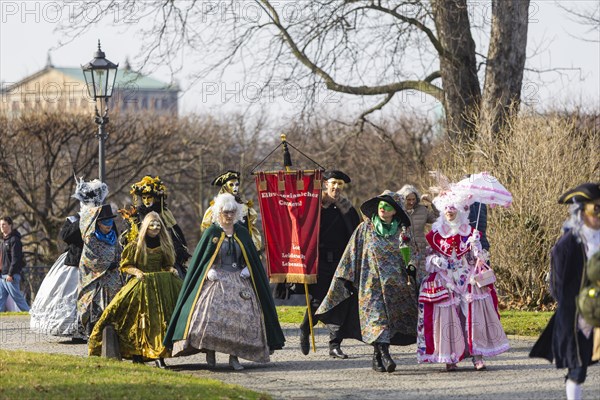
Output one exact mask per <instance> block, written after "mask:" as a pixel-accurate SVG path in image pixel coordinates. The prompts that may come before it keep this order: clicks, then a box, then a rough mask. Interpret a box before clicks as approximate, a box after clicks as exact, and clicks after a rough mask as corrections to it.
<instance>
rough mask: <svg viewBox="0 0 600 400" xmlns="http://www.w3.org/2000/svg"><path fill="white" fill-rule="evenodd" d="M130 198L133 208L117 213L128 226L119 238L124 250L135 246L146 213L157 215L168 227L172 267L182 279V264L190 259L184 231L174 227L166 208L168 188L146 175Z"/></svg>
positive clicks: (175, 225) (172, 219) (174, 221)
mask: <svg viewBox="0 0 600 400" xmlns="http://www.w3.org/2000/svg"><path fill="white" fill-rule="evenodd" d="M129 193H130V194H131V195H132V197H133V207H129V208H124V209H121V210H119V213H120V214H121V216H122V217H123V219H124V220H125V222H126V223H127V226H128V227H127V229H126V230H125V232H123V234H122V235H121V244H122V245H123V247H125V246H126V245H127V244H128V243H135V242H136V241H137V238H138V231H139V228H140V224H141V223H142V220H143V219H144V217H145V216H146V214H148V213H149V212H152V211H154V212H156V213H158V215H160V218H161V220H162V222H163V224H164V225H165V227H166V228H167V231H168V232H169V234H170V235H171V240H172V241H173V247H174V248H175V265H174V268H175V269H176V270H177V272H178V273H179V277H180V278H181V279H183V278H184V277H185V271H186V267H185V263H186V261H187V260H188V259H189V258H190V254H189V253H188V248H187V242H186V240H185V236H184V235H183V231H182V230H181V228H180V227H179V225H178V224H177V221H176V220H175V217H174V216H173V213H172V212H171V210H170V209H169V208H168V207H167V203H166V200H167V187H166V186H165V184H164V183H163V181H162V180H161V179H160V177H158V176H156V177H154V178H152V177H151V176H149V175H146V176H145V177H143V178H142V180H141V181H139V182H136V183H134V184H133V185H131V190H130V192H129Z"/></svg>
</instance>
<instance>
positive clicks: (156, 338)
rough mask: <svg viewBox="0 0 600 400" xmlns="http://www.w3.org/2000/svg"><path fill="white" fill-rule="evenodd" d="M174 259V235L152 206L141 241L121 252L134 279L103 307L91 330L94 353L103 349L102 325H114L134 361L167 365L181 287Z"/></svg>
mask: <svg viewBox="0 0 600 400" xmlns="http://www.w3.org/2000/svg"><path fill="white" fill-rule="evenodd" d="M174 264H175V250H174V248H173V242H172V241H171V236H170V235H169V233H168V232H167V229H166V227H165V225H164V224H163V222H162V219H161V218H160V216H159V215H158V213H156V212H154V211H151V212H149V213H148V214H146V217H144V220H143V221H142V225H141V227H140V232H139V235H138V239H137V241H136V242H133V243H129V244H128V245H127V247H125V249H124V250H123V255H122V257H121V267H120V269H121V272H123V273H125V274H128V275H131V276H133V277H134V279H130V280H129V282H127V284H126V285H125V286H124V287H123V288H122V289H121V290H120V291H119V293H117V295H116V296H115V298H114V299H113V300H112V302H111V303H110V304H109V305H108V307H107V308H106V310H104V313H102V317H101V318H100V320H99V321H98V323H97V324H96V326H95V327H94V330H93V331H92V334H91V335H90V339H89V345H88V347H89V355H90V356H100V355H101V353H102V344H103V343H102V331H103V329H104V327H106V326H108V325H112V326H113V328H114V329H115V332H116V335H117V338H118V340H119V351H120V353H121V357H123V358H126V359H132V360H133V362H135V363H142V362H144V361H146V360H155V362H156V365H157V366H158V367H160V368H164V367H165V366H166V364H165V362H164V358H165V357H169V356H170V351H169V350H168V349H167V348H165V346H164V345H163V339H164V337H165V331H166V327H167V324H168V323H169V321H170V320H171V314H172V312H173V309H174V308H175V303H176V302H177V297H178V296H179V290H180V289H181V279H179V276H178V272H177V270H176V269H175V268H174V267H173V265H174Z"/></svg>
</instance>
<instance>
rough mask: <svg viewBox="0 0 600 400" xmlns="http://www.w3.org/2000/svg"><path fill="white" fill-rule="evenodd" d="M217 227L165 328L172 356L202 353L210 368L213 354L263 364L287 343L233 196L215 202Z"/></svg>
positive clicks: (207, 236) (205, 240)
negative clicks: (223, 354) (272, 353)
mask: <svg viewBox="0 0 600 400" xmlns="http://www.w3.org/2000/svg"><path fill="white" fill-rule="evenodd" d="M212 218H213V223H212V224H211V225H210V226H209V227H208V228H207V229H206V230H205V231H204V233H203V234H202V238H201V239H200V242H199V243H198V246H197V247H196V251H195V252H194V256H193V257H192V261H191V262H190V266H189V269H188V274H187V275H186V277H185V281H184V283H183V288H182V289H181V292H180V294H179V299H178V301H177V306H176V307H175V311H174V313H173V317H172V318H171V322H170V324H169V327H168V329H167V335H166V338H165V341H164V342H165V345H166V346H167V347H169V348H172V349H173V356H185V355H190V354H194V353H198V352H200V351H203V352H205V353H206V361H207V363H208V365H209V367H214V366H215V365H216V356H215V352H220V353H225V354H229V365H230V367H231V368H233V369H234V370H241V369H243V366H242V365H241V364H240V362H239V359H238V357H241V358H243V359H246V360H250V361H254V362H260V363H265V362H268V361H269V360H270V357H269V355H270V352H272V351H274V350H278V349H281V348H282V347H283V344H284V342H285V339H284V336H283V332H282V330H281V326H280V325H279V321H278V319H277V311H276V309H275V303H274V301H273V297H272V296H271V291H270V288H269V281H268V279H267V275H266V273H265V270H264V267H263V265H262V263H261V261H260V257H259V255H258V252H257V251H256V247H255V246H254V243H253V242H252V239H251V237H250V233H249V232H248V230H247V229H246V228H245V227H244V226H243V225H242V224H240V223H239V222H240V221H241V220H242V205H241V204H240V203H238V202H237V201H236V199H235V197H234V196H233V195H232V194H229V193H222V194H220V195H218V196H217V197H216V198H215V202H214V204H213V206H212Z"/></svg>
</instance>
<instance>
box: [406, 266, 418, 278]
mask: <svg viewBox="0 0 600 400" xmlns="http://www.w3.org/2000/svg"><path fill="white" fill-rule="evenodd" d="M406 273H407V274H408V276H412V278H413V279H414V280H417V267H415V266H414V264H411V263H409V264H408V265H407V266H406Z"/></svg>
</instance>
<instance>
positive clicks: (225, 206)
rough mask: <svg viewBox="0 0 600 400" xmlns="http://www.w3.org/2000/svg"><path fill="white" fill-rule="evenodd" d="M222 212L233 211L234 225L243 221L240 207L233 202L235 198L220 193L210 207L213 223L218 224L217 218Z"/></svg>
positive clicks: (228, 194)
mask: <svg viewBox="0 0 600 400" xmlns="http://www.w3.org/2000/svg"><path fill="white" fill-rule="evenodd" d="M223 211H235V216H234V219H233V223H234V224H235V223H236V222H240V221H242V220H243V217H244V216H243V214H242V213H243V209H242V205H241V204H240V203H238V202H237V201H235V197H234V196H233V195H232V194H230V193H221V194H219V195H218V196H217V197H215V202H214V204H213V205H212V214H213V216H212V220H213V222H217V223H218V222H219V216H220V215H221V213H222V212H223Z"/></svg>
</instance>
